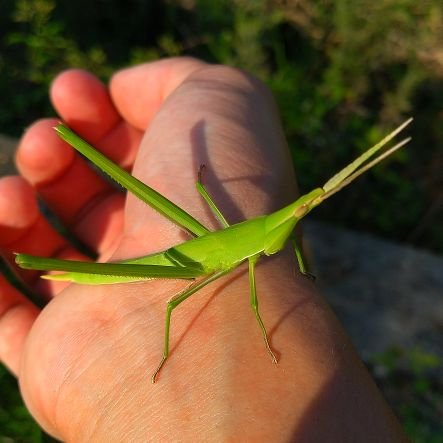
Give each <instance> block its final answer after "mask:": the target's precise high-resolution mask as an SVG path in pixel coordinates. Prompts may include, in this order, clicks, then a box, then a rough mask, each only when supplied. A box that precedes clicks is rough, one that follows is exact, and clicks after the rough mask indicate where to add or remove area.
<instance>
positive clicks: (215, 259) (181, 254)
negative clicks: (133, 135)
mask: <svg viewBox="0 0 443 443" xmlns="http://www.w3.org/2000/svg"><path fill="white" fill-rule="evenodd" d="M410 122H411V119H409V120H408V121H406V122H405V123H403V124H402V125H401V126H399V127H398V128H397V129H396V130H395V131H393V132H392V133H391V134H389V135H388V136H386V137H385V138H384V139H383V140H381V141H380V142H379V143H377V144H376V145H375V146H373V147H372V148H370V149H368V150H367V151H366V152H364V153H363V154H361V155H360V156H359V157H358V158H357V159H356V160H354V161H353V162H352V163H350V164H349V165H347V166H346V167H345V168H343V169H342V170H341V171H340V172H338V173H337V174H335V175H334V176H333V177H332V178H331V179H330V180H328V181H327V182H326V183H325V185H324V186H323V187H321V188H317V189H314V190H313V191H311V192H309V193H308V194H305V195H302V196H301V197H299V198H298V199H297V200H296V201H295V202H293V203H291V204H289V205H288V206H286V207H284V208H282V209H280V210H278V211H275V212H273V213H272V214H269V215H262V216H259V217H256V218H253V219H251V220H245V221H243V222H240V223H236V224H233V225H230V224H229V223H228V222H227V220H226V218H225V217H224V216H223V214H222V213H221V211H220V209H219V208H218V207H217V205H216V204H215V202H214V201H213V200H212V198H211V196H210V195H209V193H208V192H207V191H206V188H205V187H204V185H203V184H202V183H201V176H200V175H199V182H198V183H197V189H198V191H199V192H200V194H201V195H202V197H203V198H204V199H205V201H206V203H207V204H208V206H209V208H210V209H211V210H212V211H213V213H214V216H215V217H216V218H218V219H219V222H220V223H221V225H222V229H218V230H215V231H212V232H211V231H210V230H209V229H208V228H206V227H205V226H204V225H202V224H201V223H200V222H199V221H198V220H196V219H195V218H193V217H192V216H191V215H190V214H189V213H187V212H186V211H184V210H183V209H181V208H180V207H178V206H177V205H175V204H174V203H173V202H171V201H170V200H168V199H167V198H166V197H164V196H162V195H161V194H159V193H158V192H157V191H155V190H154V189H152V188H150V187H149V186H147V185H146V184H144V183H142V182H141V181H139V180H138V179H136V178H135V177H133V176H132V175H130V174H129V173H127V172H126V171H125V170H124V169H122V168H120V167H119V166H117V165H116V164H115V163H113V162H111V161H110V160H109V159H108V158H106V157H105V156H103V155H102V154H101V153H100V152H98V151H97V150H96V149H94V148H93V147H92V146H91V145H90V144H89V143H87V142H86V141H85V140H83V139H81V138H80V137H79V136H78V135H77V134H75V133H74V132H72V131H71V130H70V129H69V128H67V127H66V126H65V125H63V124H61V123H60V124H58V125H57V126H56V127H55V128H54V129H55V131H56V132H57V134H58V135H59V136H60V137H61V138H62V139H63V140H65V141H67V142H68V143H69V144H70V145H71V146H72V147H74V148H75V149H76V150H77V151H79V152H80V153H82V154H84V155H85V156H86V157H87V158H88V160H90V161H92V162H93V163H94V164H95V165H96V166H97V167H99V168H100V169H101V170H102V171H103V172H106V173H107V174H109V176H110V177H112V178H113V179H114V180H115V181H116V182H117V183H119V184H120V185H122V186H123V187H124V188H126V189H127V190H128V191H130V192H131V193H132V194H134V195H135V196H136V197H138V198H139V199H140V200H142V201H144V202H145V203H146V204H148V205H149V206H150V207H151V208H153V209H155V210H157V211H158V212H159V213H160V214H162V215H164V216H165V217H166V218H168V219H169V220H171V221H172V222H173V223H174V224H176V225H177V226H178V227H181V228H182V229H185V230H186V231H187V232H189V233H190V234H191V235H193V236H194V237H196V238H194V239H192V240H188V241H186V242H183V243H180V244H178V245H176V246H173V247H171V248H168V249H167V250H166V251H162V252H157V253H154V254H149V255H145V256H143V257H138V258H135V259H129V260H125V261H120V262H117V263H104V264H102V263H101V264H97V263H90V262H87V261H84V262H79V261H73V260H60V259H53V258H49V259H48V258H44V257H36V256H32V255H29V254H18V255H17V257H16V263H17V264H18V265H19V266H20V267H21V268H24V269H33V270H39V271H51V270H56V271H67V272H64V273H62V274H56V275H53V274H46V275H43V276H42V277H43V278H46V279H48V280H55V281H69V282H74V283H82V284H117V283H128V282H135V281H143V280H150V279H154V278H173V279H178V278H182V279H193V280H194V282H193V284H191V285H190V286H189V287H188V288H186V289H185V290H183V291H182V292H180V293H179V294H177V295H175V296H174V297H172V298H171V299H169V301H168V303H167V309H166V325H165V345H164V346H165V347H164V351H163V357H162V359H161V361H160V364H159V366H158V367H157V369H156V370H155V372H154V374H153V376H152V382H153V383H155V381H156V378H157V375H158V373H159V372H160V370H161V369H162V367H163V365H164V363H165V362H166V360H167V358H168V356H169V335H170V327H171V314H172V311H173V310H174V309H175V308H176V307H177V306H178V305H179V304H181V303H182V302H183V301H185V300H186V299H187V298H189V297H190V296H191V295H193V294H195V293H196V292H198V291H199V290H200V289H202V288H203V287H205V286H206V285H207V284H209V283H212V282H214V281H216V280H217V279H219V278H221V277H223V276H225V275H227V274H228V273H230V272H231V271H233V270H234V269H235V268H237V267H238V266H240V265H241V264H243V263H245V262H246V261H247V262H248V265H249V281H250V293H251V307H252V309H253V311H254V314H255V316H256V318H257V321H258V324H259V326H260V329H261V331H262V335H263V339H264V342H265V346H266V349H267V351H268V352H269V354H270V356H271V358H272V362H273V363H277V358H276V356H275V354H274V352H273V351H272V349H271V347H270V345H269V339H268V334H267V332H266V328H265V326H264V324H263V320H262V319H261V315H260V313H259V310H258V298H257V290H256V284H255V281H256V279H255V266H256V264H257V262H258V259H259V258H260V257H261V256H270V255H272V254H276V253H278V252H280V251H282V249H283V248H284V247H285V245H286V243H287V241H288V240H289V238H290V236H291V235H292V234H293V231H294V229H295V226H296V225H297V223H298V222H299V221H300V220H301V219H302V218H303V217H305V216H306V215H307V214H309V213H310V212H311V211H312V209H314V208H315V207H316V206H318V205H319V204H320V203H322V202H323V201H324V200H326V199H327V198H329V197H330V196H331V195H333V194H335V193H336V192H338V191H339V190H340V189H342V188H343V187H344V186H346V185H347V184H349V183H351V182H352V181H353V180H354V179H355V178H357V177H359V176H360V175H361V174H362V173H363V172H365V171H366V170H368V169H370V168H371V167H373V166H374V165H376V164H377V163H379V162H380V161H381V160H383V159H384V158H385V157H387V156H388V155H390V154H392V153H393V152H395V151H396V150H398V149H399V148H401V147H402V146H404V145H405V144H406V143H407V142H408V141H409V139H405V140H403V141H402V142H400V143H398V144H397V145H395V146H393V147H392V148H390V149H389V150H386V151H385V152H383V153H382V154H379V155H377V156H376V157H375V158H373V157H374V155H375V154H378V151H379V150H380V149H381V148H383V147H384V145H385V144H386V143H388V142H389V141H390V140H391V139H392V138H393V137H395V135H397V134H398V133H399V132H400V131H401V130H402V129H403V128H404V127H405V126H406V125H408V124H409V123H410ZM369 160H370V161H369ZM293 244H294V246H295V252H296V257H297V259H298V261H299V268H300V271H301V272H302V273H303V274H305V275H306V276H309V277H311V276H310V274H308V273H306V271H305V269H306V265H305V264H304V262H303V258H302V253H301V251H300V248H299V247H298V246H297V242H296V240H295V239H293ZM202 276H205V277H204V278H202V279H200V280H198V277H202Z"/></svg>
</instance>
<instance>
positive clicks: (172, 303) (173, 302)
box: [151, 270, 230, 383]
mask: <svg viewBox="0 0 443 443" xmlns="http://www.w3.org/2000/svg"><path fill="white" fill-rule="evenodd" d="M228 272H230V270H228V271H226V270H224V271H218V272H215V273H213V274H210V275H208V276H206V277H204V278H203V279H202V280H199V281H196V282H194V283H192V284H191V286H188V288H186V289H185V290H184V291H183V292H180V293H179V294H177V295H175V296H174V297H172V298H171V299H170V300H169V301H168V303H167V306H166V319H165V338H164V347H163V355H162V359H161V360H160V363H159V365H158V366H157V369H156V370H155V371H154V373H153V374H152V377H151V381H152V383H155V382H156V380H157V376H158V374H159V372H160V370H161V369H162V367H163V366H164V364H165V362H166V360H167V359H168V357H169V333H170V330H171V314H172V311H173V310H174V309H175V308H176V307H177V306H178V305H179V304H180V303H181V302H183V301H185V300H186V299H187V298H188V297H190V296H191V295H192V294H194V293H195V292H197V291H199V290H200V289H202V288H203V287H205V286H206V285H208V284H209V283H211V282H213V281H214V280H217V279H218V278H220V277H222V276H223V275H225V274H227V273H228Z"/></svg>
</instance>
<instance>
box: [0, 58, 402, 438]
mask: <svg viewBox="0 0 443 443" xmlns="http://www.w3.org/2000/svg"><path fill="white" fill-rule="evenodd" d="M51 99H52V102H53V104H54V107H55V108H56V110H57V112H58V114H59V116H60V118H61V119H62V120H63V121H65V122H66V123H67V124H68V125H69V126H70V127H71V128H73V129H74V130H75V131H76V132H77V133H78V134H79V135H80V136H82V137H83V138H85V139H87V140H88V141H90V142H91V143H92V144H93V145H94V146H96V147H97V148H98V149H100V150H101V151H102V152H103V153H104V154H105V155H106V156H107V157H110V158H111V159H113V160H114V161H116V162H117V163H119V164H120V165H122V166H123V167H125V168H126V169H132V167H133V174H134V175H135V176H137V177H138V178H139V179H140V180H141V181H143V182H144V183H147V184H148V185H149V186H152V187H153V188H154V189H156V190H158V191H159V192H160V193H161V194H163V195H166V196H168V198H170V199H171V200H172V201H174V202H175V203H176V204H177V205H178V206H180V207H182V208H184V209H185V210H186V211H187V212H189V213H190V214H192V215H193V216H194V217H195V218H196V219H198V220H200V221H201V223H203V224H204V226H208V227H209V228H210V229H211V230H213V229H215V228H218V227H219V226H218V223H217V221H216V220H214V217H213V216H212V214H211V212H210V211H209V210H208V208H207V205H206V204H205V202H204V201H203V199H201V198H200V196H199V194H198V192H197V191H196V189H195V179H196V171H197V170H198V167H199V165H200V164H205V165H206V166H207V173H206V174H205V177H204V181H205V184H206V186H207V188H208V190H209V191H210V193H211V195H212V196H214V198H215V196H216V200H217V205H218V207H219V208H220V209H221V210H222V212H223V214H224V215H225V217H226V219H227V220H229V222H230V223H237V222H240V221H241V220H245V219H252V218H254V217H257V216H259V215H261V214H269V213H271V212H273V211H276V210H277V209H279V208H281V207H284V206H285V205H287V204H289V203H290V202H291V201H295V200H296V196H295V195H294V194H293V193H294V191H295V189H296V187H295V182H294V177H293V173H292V171H291V169H290V166H289V165H290V161H289V156H288V153H287V149H286V144H285V141H284V137H283V135H282V130H281V128H280V124H279V120H278V116H277V112H276V109H275V105H274V104H273V101H272V98H271V96H270V94H269V92H268V91H267V90H266V88H264V87H263V86H262V85H261V84H260V83H259V82H258V81H256V80H255V79H253V78H251V77H250V76H249V75H247V74H244V73H242V72H239V71H237V70H234V69H231V68H226V67H222V66H210V65H206V64H204V63H202V62H199V61H196V60H193V59H170V60H163V61H160V62H156V63H151V64H146V65H141V66H138V67H135V68H131V69H128V70H123V71H120V72H118V73H117V74H116V75H115V76H114V77H113V78H112V80H111V82H110V85H109V87H106V86H103V85H102V84H101V83H100V82H99V81H98V80H97V79H96V78H94V77H93V76H92V75H91V74H88V73H85V72H83V71H78V70H76V71H68V72H65V73H62V74H61V75H60V76H59V77H58V78H57V79H55V81H54V83H53V86H52V89H51ZM56 123H57V121H56V120H53V119H50V120H49V119H48V120H41V121H39V122H36V123H35V124H34V125H32V126H31V127H30V128H29V129H28V130H27V132H26V133H25V135H24V137H23V139H22V141H21V143H20V147H19V150H18V153H17V164H18V168H19V170H20V172H21V174H22V177H23V178H24V180H23V179H22V178H19V177H6V178H3V179H2V180H1V181H0V245H1V247H2V251H3V254H4V255H5V256H7V257H11V258H12V252H16V251H20V252H25V253H30V254H33V255H39V256H46V257H54V258H63V259H85V257H84V256H83V255H82V254H81V253H80V252H79V251H77V250H75V248H74V247H72V246H70V245H69V244H68V243H67V242H66V241H65V240H64V239H63V238H61V237H60V236H59V235H58V234H57V233H56V232H54V231H53V229H52V228H51V226H50V225H49V224H47V223H46V222H45V221H44V219H43V216H42V215H41V214H40V213H39V211H38V208H37V205H36V203H35V191H37V192H38V193H39V195H40V196H41V198H42V199H44V200H45V202H46V203H47V205H48V206H50V207H51V208H52V210H53V211H54V212H55V213H56V214H57V215H58V216H59V218H60V219H61V220H62V221H63V222H64V223H65V224H66V225H67V226H68V227H69V228H70V230H71V231H72V232H73V233H74V234H75V235H76V236H77V237H78V238H79V239H81V240H82V241H83V242H84V243H86V244H87V245H88V246H89V247H90V248H91V249H93V250H95V251H96V252H97V253H98V255H99V260H100V261H102V262H105V261H108V260H113V261H115V260H125V259H130V258H133V257H140V256H144V255H147V254H150V253H154V252H158V251H162V250H165V249H167V248H169V247H171V246H173V245H176V244H179V243H183V242H184V241H186V240H188V239H189V237H187V235H186V234H184V233H183V230H181V229H179V228H177V227H176V226H174V225H173V224H172V223H171V222H170V221H168V220H166V219H165V218H164V217H162V216H161V215H159V214H157V213H155V212H154V211H152V210H151V209H150V208H149V207H147V206H146V205H145V204H144V203H142V202H141V201H140V200H138V199H136V198H135V197H132V196H128V197H127V201H125V197H124V196H123V195H122V194H121V193H119V192H116V191H114V190H113V188H112V187H111V186H110V185H109V184H108V183H107V182H106V181H104V180H103V179H102V178H101V177H100V176H99V175H98V174H97V173H96V172H95V171H94V170H92V169H90V168H89V166H88V165H87V163H86V162H84V160H83V159H81V158H80V157H79V156H77V155H76V154H75V153H74V151H73V150H72V149H71V148H69V147H68V146H67V145H66V144H64V142H62V141H61V140H60V139H59V138H58V137H57V136H56V134H55V133H54V131H53V129H52V128H53V126H54V125H55V124H56ZM5 202H14V204H13V205H12V206H11V204H9V206H8V205H7V204H6V203H5ZM2 203H3V204H2ZM24 272H27V273H28V272H29V271H22V274H21V275H22V276H23V278H24V279H25V280H26V282H27V283H28V284H29V285H30V286H32V287H33V288H34V290H36V291H38V292H40V294H42V295H44V296H46V297H47V298H48V299H50V302H49V303H48V305H47V306H46V308H45V309H44V310H43V311H41V312H40V311H39V310H37V308H35V307H34V306H33V305H32V304H31V303H30V302H29V301H27V300H26V299H25V298H24V296H23V295H22V294H20V293H19V292H18V291H17V290H15V289H13V288H12V287H11V286H10V285H9V284H8V283H7V282H6V281H5V280H2V281H1V292H0V294H1V297H0V358H1V359H2V361H3V362H4V363H5V364H6V365H7V366H8V367H9V368H10V370H11V371H12V372H13V373H15V374H16V375H17V377H18V378H19V381H20V386H21V389H22V393H23V396H24V398H25V401H26V404H27V406H28V407H29V409H30V411H31V412H32V414H33V415H34V417H35V418H36V419H37V420H38V422H39V423H40V424H41V425H42V426H43V427H44V429H46V430H47V431H48V432H49V433H51V434H52V435H54V436H55V437H57V438H58V439H60V440H63V441H94V442H100V441H106V442H109V441H196V440H197V441H198V440H200V441H202V440H203V441H205V440H207V441H230V440H239V439H243V440H249V441H254V442H256V441H257V442H259V441H282V442H283V441H308V442H316V441H329V442H334V441H336V442H346V441H362V442H365V441H368V442H372V441H394V442H395V441H405V440H404V436H403V434H402V431H401V429H400V427H399V425H398V423H397V421H396V419H395V418H394V416H393V414H392V412H391V411H390V409H389V407H388V406H387V405H386V403H385V402H384V400H383V399H382V397H381V395H380V394H379V392H378V390H377V389H376V387H375V385H374V384H373V382H372V380H371V379H370V377H369V375H368V374H367V372H366V370H365V369H364V367H363V365H362V364H361V362H360V360H359V359H358V357H357V355H356V353H355V351H354V350H353V348H352V345H351V344H350V342H349V340H348V338H347V337H346V335H345V333H344V332H343V330H342V328H341V327H340V325H339V324H338V322H337V320H336V319H335V317H334V315H333V314H332V313H331V311H330V310H329V308H328V307H327V306H326V304H325V303H324V301H323V300H322V298H321V297H320V296H319V295H318V294H317V293H316V290H315V287H314V284H313V283H312V282H311V281H310V280H309V279H306V278H305V277H304V276H302V275H301V274H300V273H299V272H298V270H297V263H296V261H295V260H294V254H293V251H291V250H284V251H283V252H282V254H280V255H278V256H275V257H272V258H270V259H266V258H264V259H263V261H261V262H260V264H259V265H258V267H257V269H256V278H257V288H258V291H259V297H260V311H261V313H262V316H263V321H264V323H265V324H266V326H267V330H268V334H269V339H270V344H271V346H272V349H273V350H274V352H275V354H276V356H277V357H279V364H278V365H272V364H270V362H269V358H268V356H267V353H266V349H265V348H264V347H263V344H262V340H261V337H260V335H261V334H260V330H259V328H257V324H256V321H255V319H254V316H253V315H251V312H250V306H249V299H248V298H249V297H248V294H249V281H248V278H247V268H244V267H243V266H241V267H239V268H238V269H236V270H234V271H233V272H232V273H231V274H229V275H228V276H226V277H224V278H221V279H219V280H217V281H215V282H213V283H212V284H211V285H208V286H207V287H205V288H203V289H202V290H201V291H200V293H199V294H198V295H195V296H193V297H192V302H191V301H187V302H185V303H183V304H182V305H180V309H177V311H176V313H175V314H174V315H175V316H174V325H173V326H174V327H173V331H172V334H171V335H172V337H171V338H172V343H173V345H172V347H171V353H170V358H169V359H168V362H167V364H166V365H165V366H164V368H163V369H162V372H161V374H160V377H159V382H158V383H157V384H155V385H152V384H151V382H150V373H151V372H152V368H155V367H156V365H157V363H158V357H159V355H158V353H159V343H161V342H162V340H163V333H164V330H163V325H164V309H165V302H166V300H168V299H169V298H170V297H171V294H177V293H179V292H180V291H181V290H183V289H185V288H186V286H187V285H188V284H189V283H187V282H183V281H179V280H154V281H148V282H138V283H130V284H116V285H95V286H83V285H76V284H71V285H69V284H68V283H66V282H63V281H48V280H42V279H40V278H38V275H35V274H32V273H31V275H29V274H24ZM67 285H68V286H67ZM160 378H161V380H162V382H160Z"/></svg>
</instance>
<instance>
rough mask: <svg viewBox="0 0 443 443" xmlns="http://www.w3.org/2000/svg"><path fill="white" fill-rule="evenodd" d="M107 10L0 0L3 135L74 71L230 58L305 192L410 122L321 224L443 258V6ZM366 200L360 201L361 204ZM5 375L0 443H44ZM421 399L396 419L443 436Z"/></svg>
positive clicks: (40, 108) (294, 2) (159, 1)
mask: <svg viewBox="0 0 443 443" xmlns="http://www.w3.org/2000/svg"><path fill="white" fill-rule="evenodd" d="M99 5H101V9H100V11H97V3H94V2H90V1H86V0H78V1H76V2H72V1H68V0H59V1H57V2H56V1H55V0H2V14H0V29H1V34H0V94H1V97H2V106H1V107H0V133H6V134H11V135H16V136H18V135H20V133H21V132H22V130H23V128H25V127H26V126H27V125H28V124H29V123H31V122H32V121H33V120H34V119H35V118H39V117H41V116H44V115H51V114H53V111H52V110H51V108H50V106H49V104H48V99H47V90H48V86H49V83H50V81H51V79H52V78H53V77H54V75H56V73H57V72H59V71H60V70H62V69H66V68H68V67H83V68H87V69H90V70H92V71H93V72H95V73H96V74H97V75H99V76H100V77H101V78H102V79H103V80H104V81H106V80H107V79H108V78H109V75H110V74H111V73H112V72H113V71H114V70H115V69H118V68H119V67H123V66H127V65H129V64H132V63H139V62H143V61H147V60H153V59H156V58H158V57H163V56H171V55H181V54H187V55H193V56H196V57H201V58H203V59H205V60H208V61H211V62H219V63H228V64H231V65H234V66H237V67H241V68H244V69H246V70H248V71H250V72H252V73H254V74H255V75H257V76H258V77H259V78H261V79H262V80H263V81H264V82H265V83H266V84H268V85H269V87H270V88H271V89H272V90H273V92H274V94H275V96H276V99H277V101H278V104H279V107H280V110H281V114H282V119H283V122H284V127H285V132H286V134H287V136H288V140H289V145H290V148H291V151H292V153H293V158H294V163H295V164H296V167H297V171H298V177H299V182H300V187H301V190H302V192H306V191H308V190H310V189H312V188H313V187H315V186H317V185H318V184H319V183H323V182H324V181H325V179H326V178H328V176H329V175H330V174H331V173H332V172H333V171H335V170H338V169H340V168H341V167H342V166H343V165H345V164H346V163H347V162H348V161H349V159H350V158H352V157H354V156H355V154H356V150H361V152H362V150H363V149H364V148H366V147H367V146H370V145H372V144H373V143H374V142H375V141H376V140H378V139H380V138H381V135H382V134H384V133H386V132H388V131H389V129H391V128H393V127H394V126H396V124H397V123H399V122H400V121H403V120H404V119H405V117H408V116H413V117H414V118H415V122H414V125H413V128H412V130H410V134H411V135H412V137H413V142H412V143H411V144H410V145H408V147H407V148H406V149H405V150H403V151H402V152H401V153H398V154H397V155H396V156H395V158H394V159H392V160H391V161H390V162H388V164H383V165H380V166H379V167H378V168H377V169H376V170H374V171H372V172H371V173H370V174H367V175H366V176H365V177H364V178H362V179H361V180H359V181H358V182H356V184H355V186H354V187H352V188H349V189H348V190H346V191H343V193H341V194H340V195H339V196H336V197H334V198H335V202H336V203H335V204H332V205H329V206H327V207H325V208H321V209H320V210H319V211H318V212H319V215H317V217H322V218H323V219H327V220H329V221H333V222H336V223H341V224H342V225H346V226H348V227H352V228H357V229H361V230H365V231H369V232H372V233H376V234H378V235H382V236H385V237H388V238H390V239H395V240H397V241H401V242H408V243H410V244H413V245H416V246H419V247H423V248H427V249H429V250H433V251H436V252H442V251H443V230H442V229H441V225H439V224H438V223H437V220H438V219H439V218H440V220H441V216H442V208H443V194H442V189H443V186H442V175H441V171H442V170H443V121H442V107H441V103H443V58H442V50H441V42H442V41H443V25H442V23H443V5H442V3H441V1H440V0H429V1H426V2H417V1H416V0H379V1H376V2H374V1H371V0H356V1H351V0H323V1H321V2H320V1H317V2H315V1H314V2H312V1H308V0H266V1H265V0H219V1H212V0H168V1H166V0H150V1H149V2H146V1H144V0H127V1H125V2H117V1H114V0H109V1H107V2H100V3H99ZM369 189H370V192H369ZM365 190H366V191H365ZM362 198H363V199H364V202H363V203H364V204H362V202H361V201H360V202H358V204H357V202H356V200H357V199H362ZM387 198H390V200H389V201H388V200H387ZM393 373H394V374H397V371H393ZM412 373H413V372H412ZM0 377H1V378H0V392H1V400H0V407H1V408H2V409H1V410H0V441H3V440H2V439H3V438H6V436H10V437H13V438H14V440H13V441H40V440H38V438H43V437H35V438H34V437H31V436H34V435H38V434H35V433H36V432H37V431H36V430H35V429H37V428H35V427H32V426H33V425H31V424H29V426H30V427H29V428H28V429H29V431H27V434H26V438H25V437H24V435H23V432H24V431H18V430H17V429H15V430H14V429H13V430H11V429H12V428H13V427H14V426H15V427H16V428H17V424H16V425H14V420H16V419H17V415H18V419H19V420H21V417H22V415H20V414H24V412H17V411H23V410H22V409H20V407H18V406H17V407H16V406H12V405H13V404H14V405H15V404H16V403H15V398H18V397H17V395H16V394H15V391H11V389H12V388H10V387H9V386H10V379H9V378H8V377H7V376H6V375H5V374H4V373H1V375H0ZM389 380H391V378H389ZM383 387H384V388H385V385H384V384H383ZM431 389H432V388H430V390H431ZM414 392H415V391H413V393H412V394H411V396H412V397H410V398H409V399H410V400H411V402H413V399H414V398H416V395H415V393H414ZM5 399H6V400H5ZM394 403H395V401H394ZM411 404H412V403H411ZM433 404H434V403H433ZM417 405H418V406H417V407H416V408H415V409H414V408H412V410H413V411H415V412H412V413H411V414H412V415H409V416H408V415H407V414H406V415H405V414H403V413H400V416H401V417H402V420H403V422H404V423H405V427H406V428H407V429H408V431H409V432H410V435H411V436H414V438H416V441H437V440H438V439H439V438H440V440H439V441H441V439H442V438H441V433H440V434H437V431H436V430H435V427H432V426H429V427H426V424H425V423H426V420H427V419H428V417H429V416H432V414H430V415H429V414H428V412H429V409H426V408H421V403H417ZM394 406H395V404H394ZM417 408H418V409H417ZM432 408H434V407H432ZM432 408H431V409H432ZM439 408H440V411H441V403H440V406H439ZM6 410H7V411H8V413H7V414H8V415H5V414H6V412H3V411H6ZM419 411H420V413H418V412H419ZM427 411H428V412H427ZM432 411H434V412H433V413H436V412H435V411H436V409H435V408H434V409H432ZM440 415H441V412H440ZM11 416H14V420H13V419H12V418H11ZM408 417H409V418H408ZM411 417H413V418H412V421H414V420H415V423H416V426H415V428H414V429H415V430H413V431H411V427H410V426H409V424H408V423H410V420H411ZM408 420H409V421H408ZM15 423H17V422H15ZM31 429H33V430H31ZM423 429H426V430H423ZM429 429H431V431H429ZM428 431H429V432H431V434H430V433H429V432H428ZM20 432H22V434H20ZM420 432H421V434H420ZM432 433H433V434H432ZM420 435H421V437H420ZM434 435H436V437H435V438H434ZM433 438H434V439H433Z"/></svg>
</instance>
